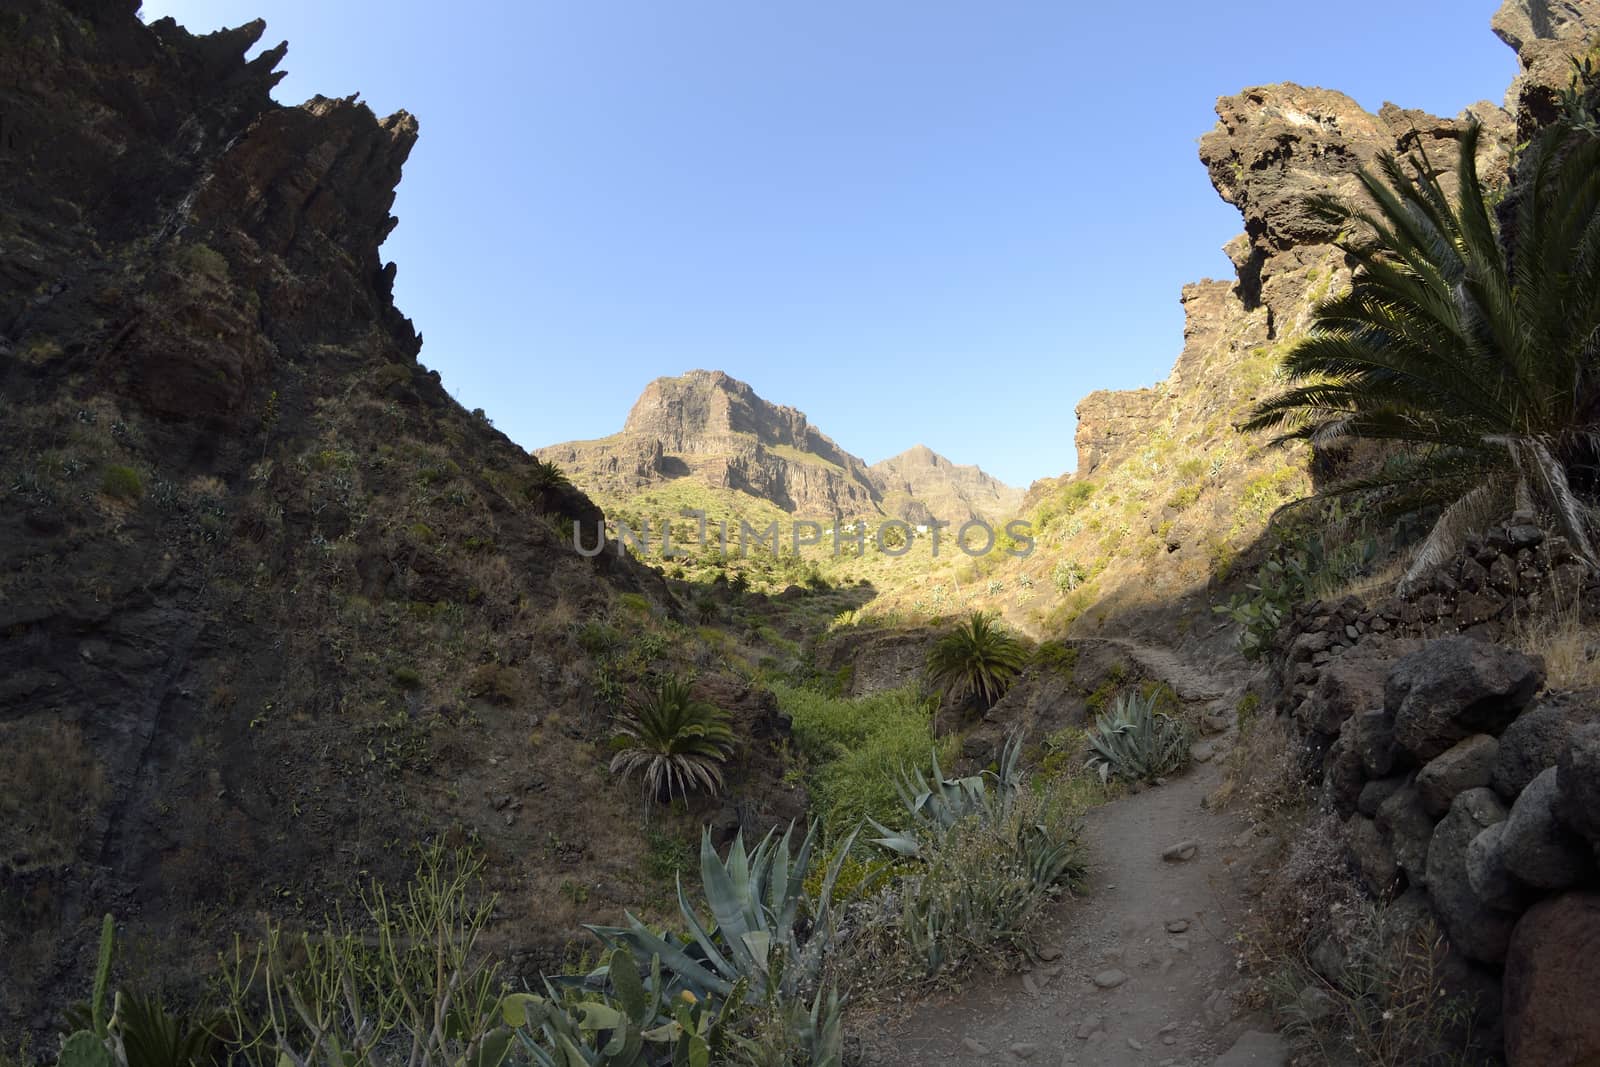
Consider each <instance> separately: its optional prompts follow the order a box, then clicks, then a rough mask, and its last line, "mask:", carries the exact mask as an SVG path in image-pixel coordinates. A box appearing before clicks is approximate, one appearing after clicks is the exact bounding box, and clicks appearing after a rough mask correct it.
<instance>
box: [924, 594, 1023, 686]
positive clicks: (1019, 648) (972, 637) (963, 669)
mask: <svg viewBox="0 0 1600 1067" xmlns="http://www.w3.org/2000/svg"><path fill="white" fill-rule="evenodd" d="M1027 662H1028V650H1027V648H1026V647H1025V646H1024V645H1023V644H1022V642H1021V641H1019V640H1017V638H1016V637H1014V636H1013V635H1012V634H1011V632H1010V631H1009V630H1007V629H1006V628H1005V627H1004V626H1002V625H1000V623H999V622H997V621H996V620H995V617H994V616H993V615H989V614H987V613H985V612H981V611H977V612H973V613H972V614H971V615H969V616H968V617H967V618H966V619H965V620H963V621H962V622H961V623H959V624H957V626H956V628H955V629H954V630H951V631H950V632H949V633H947V634H945V635H944V636H943V637H941V638H939V640H938V642H937V643H936V644H935V645H934V646H933V649H932V650H931V651H930V652H929V653H928V680H929V682H931V683H932V684H933V686H934V687H935V688H936V689H938V690H939V691H940V692H941V693H943V694H944V695H945V696H946V697H949V698H952V699H955V700H957V701H965V700H971V699H976V700H977V701H978V703H979V704H980V705H981V706H982V707H983V708H985V709H987V708H990V707H992V706H993V705H994V703H995V701H997V700H999V699H1000V698H1001V697H1002V696H1004V695H1005V691H1006V690H1007V689H1009V688H1010V687H1011V683H1012V682H1014V681H1016V679H1017V676H1018V675H1019V674H1021V673H1022V668H1023V667H1024V666H1026V665H1027Z"/></svg>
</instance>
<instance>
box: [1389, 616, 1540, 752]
mask: <svg viewBox="0 0 1600 1067" xmlns="http://www.w3.org/2000/svg"><path fill="white" fill-rule="evenodd" d="M1543 684H1544V664H1543V663H1541V662H1540V661H1538V660H1537V659H1534V658H1530V657H1528V656H1524V655H1523V654H1521V653H1520V652H1515V651H1513V650H1511V649H1508V648H1504V647H1502V646H1499V645H1491V644H1486V643H1484V642H1482V641H1474V640H1472V639H1470V638H1466V637H1442V638H1439V639H1438V640H1435V641H1431V642H1429V643H1428V644H1427V645H1426V646H1424V647H1423V648H1421V649H1419V650H1418V651H1416V652H1414V653H1412V654H1411V655H1409V656H1407V657H1406V658H1404V659H1402V660H1401V661H1400V662H1399V663H1398V664H1396V665H1395V669H1394V671H1393V673H1391V674H1390V675H1389V679H1388V681H1387V683H1386V684H1385V686H1384V708H1385V710H1387V711H1388V712H1390V713H1391V714H1392V715H1394V723H1395V741H1396V742H1397V743H1398V744H1399V745H1400V746H1401V747H1402V748H1404V749H1405V750H1406V751H1408V752H1410V753H1411V754H1412V755H1413V756H1415V757H1416V758H1417V759H1419V760H1423V761H1427V760H1431V759H1433V758H1434V757H1436V756H1438V755H1440V754H1442V753H1443V752H1444V751H1445V750H1446V749H1448V748H1450V747H1451V746H1452V745H1454V744H1455V743H1456V742H1458V741H1461V740H1464V739H1465V738H1467V737H1469V736H1471V735H1472V734H1474V733H1479V732H1485V733H1498V732H1499V731H1500V730H1503V729H1504V728H1505V727H1506V726H1507V725H1509V724H1510V723H1511V721H1512V720H1513V719H1515V718H1516V717H1517V715H1518V713H1519V712H1521V711H1522V709H1523V708H1525V707H1527V705H1528V702H1529V701H1531V700H1532V699H1533V695H1534V694H1535V693H1536V692H1538V690H1539V687H1540V686H1541V685H1543Z"/></svg>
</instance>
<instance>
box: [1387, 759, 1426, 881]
mask: <svg viewBox="0 0 1600 1067" xmlns="http://www.w3.org/2000/svg"><path fill="white" fill-rule="evenodd" d="M1374 821H1375V822H1376V823H1377V825H1378V829H1379V830H1380V831H1381V832H1382V833H1383V839H1384V840H1385V841H1387V842H1388V843H1389V847H1390V848H1391V849H1393V850H1394V859H1395V862H1396V863H1397V864H1399V866H1400V869H1401V870H1402V871H1404V872H1405V875H1406V880H1407V881H1408V882H1409V883H1410V884H1411V885H1414V886H1423V885H1426V884H1427V878H1428V845H1429V843H1430V842H1431V841H1432V840H1433V819H1432V817H1430V816H1429V815H1428V811H1427V809H1426V808H1424V807H1423V806H1422V797H1421V795H1420V794H1419V793H1418V792H1417V787H1416V786H1415V785H1414V784H1409V783H1408V784H1407V785H1404V786H1401V787H1400V788H1399V789H1397V790H1395V791H1394V794H1393V795H1392V796H1390V797H1389V799H1388V800H1385V801H1384V802H1383V803H1382V804H1381V805H1379V807H1378V817H1377V819H1376V820H1374Z"/></svg>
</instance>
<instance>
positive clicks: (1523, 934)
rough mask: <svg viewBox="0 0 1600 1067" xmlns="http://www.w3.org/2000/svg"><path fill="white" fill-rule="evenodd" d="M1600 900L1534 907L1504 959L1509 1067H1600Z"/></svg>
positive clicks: (1582, 898) (1585, 896) (1588, 896)
mask: <svg viewBox="0 0 1600 1067" xmlns="http://www.w3.org/2000/svg"><path fill="white" fill-rule="evenodd" d="M1596 989H1600V894H1596V893H1568V894H1566V895H1564V896H1559V897H1555V898H1553V899H1551V900H1546V901H1543V902H1541V903H1539V904H1535V905H1534V906H1533V907H1532V908H1529V909H1528V912H1527V914H1525V915H1523V917H1522V919H1521V921H1520V922H1518V923H1517V928H1516V932H1515V933H1514V934H1513V935H1512V937H1511V946H1510V950H1509V952H1508V953H1507V955H1506V975H1505V1028H1506V1061H1507V1062H1508V1063H1509V1064H1510V1067H1582V1065H1585V1064H1592V1063H1595V1062H1597V1061H1600V1012H1596V1011H1595V1002H1594V991H1595V990H1596Z"/></svg>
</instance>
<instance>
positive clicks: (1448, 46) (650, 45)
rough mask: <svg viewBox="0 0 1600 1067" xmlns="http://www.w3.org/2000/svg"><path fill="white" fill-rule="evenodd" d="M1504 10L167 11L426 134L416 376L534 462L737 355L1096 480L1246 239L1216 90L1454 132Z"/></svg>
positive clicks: (183, 6) (794, 395)
mask: <svg viewBox="0 0 1600 1067" xmlns="http://www.w3.org/2000/svg"><path fill="white" fill-rule="evenodd" d="M1496 6H1497V3H1496V0H1470V2H1463V0H1400V2H1396V0H1343V2H1341V3H1338V4H1336V5H1335V4H1309V3H1296V2H1292V0H1291V2H1285V0H1214V2H1211V3H1195V2H1193V0H1183V2H1178V0H1149V2H1147V3H1145V4H1143V5H1140V6H1138V7H1127V6H1123V5H1110V4H1095V5H1089V4H1080V3H1074V2H1070V0H994V2H984V3H980V2H978V0H964V2H949V0H672V2H665V0H562V2H547V0H532V2H527V3H488V2H476V0H457V2H456V3H453V4H439V3H437V2H427V3H424V2H420V0H383V2H378V0H340V2H337V3H334V2H330V0H148V2H147V3H146V4H145V7H144V15H145V17H146V18H147V19H153V18H156V17H159V16H161V15H167V14H171V15H173V16H175V17H176V18H177V19H178V20H179V21H180V22H182V23H184V24H185V25H186V26H188V27H189V28H190V29H192V30H195V31H209V30H212V29H216V28H218V27H220V26H222V25H230V26H231V25H237V24H239V23H241V22H245V21H248V20H249V19H251V18H254V17H256V16H258V15H259V16H261V17H264V18H265V19H266V20H267V23H268V27H267V33H266V36H265V37H264V38H263V41H264V43H266V44H275V43H276V42H278V41H280V40H283V39H287V40H288V41H289V54H288V57H287V59H286V60H285V61H284V64H283V67H284V68H285V69H287V70H288V71H289V72H290V73H289V76H288V77H287V78H286V79H285V80H284V81H283V82H282V83H281V84H280V85H279V87H278V90H277V93H276V95H277V98H278V99H279V100H280V101H283V102H285V103H299V102H300V101H302V100H304V99H305V98H307V97H309V96H311V95H313V94H315V93H319V92H320V93H323V94H325V95H329V96H343V95H348V94H350V93H353V92H357V91H359V92H360V93H361V94H362V96H363V98H364V99H365V100H367V101H368V102H369V103H370V104H371V105H372V107H373V108H374V110H376V111H377V112H378V113H379V114H387V113H389V112H391V111H394V110H396V109H399V108H405V109H406V110H408V111H411V112H412V113H413V114H415V115H417V116H418V118H419V119H420V121H421V125H422V139H421V141H420V143H419V144H418V146H417V148H416V150H415V152H413V154H412V156H411V160H410V162H409V164H408V165H407V167H406V171H405V178H404V181H403V182H402V184H401V187H400V195H399V199H398V202H397V204H396V208H395V213H396V214H397V215H398V216H399V218H400V226H399V228H398V229H397V230H396V231H395V233H394V235H393V236H392V237H391V238H390V239H389V242H388V244H387V245H386V247H385V254H386V256H387V257H388V258H391V259H393V260H395V261H396V262H397V263H398V264H399V277H398V280H397V283H396V299H397V302H398V303H399V305H400V307H401V309H402V310H404V311H405V312H406V313H407V314H409V315H410V316H411V317H412V318H413V319H414V320H415V321H416V323H417V328H418V329H419V330H420V331H421V332H422V334H423V336H424V338H425V342H426V343H425V346H424V349H423V352H422V360H423V362H424V363H425V364H427V365H428V366H430V367H433V368H436V369H437V370H439V372H440V373H441V374H442V375H443V377H444V381H445V384H446V385H447V387H448V388H449V389H450V390H451V392H452V393H454V394H455V396H456V397H457V399H459V400H460V401H461V402H462V403H463V404H465V405H466V406H467V407H469V408H473V407H482V408H484V409H485V410H486V411H487V412H488V414H489V415H490V417H491V418H493V419H494V421H495V424H496V425H497V426H499V427H500V428H501V429H502V430H504V431H505V432H506V433H508V434H509V435H510V436H511V437H512V438H513V439H514V440H516V441H518V442H519V443H521V444H522V445H524V446H528V447H534V446H538V445H544V444H551V443H554V442H557V441H563V440H568V439H571V438H580V437H599V436H603V435H605V434H608V433H611V432H614V431H615V430H617V429H618V428H620V426H621V424H622V419H623V417H624V415H625V414H626V412H627V410H628V407H629V405H630V404H631V403H632V402H633V400H634V398H635V397H636V396H637V395H638V393H639V391H640V390H641V389H642V388H643V387H644V385H645V383H647V382H648V381H649V380H651V379H652V378H655V377H658V376H660V375H664V374H678V373H681V372H683V371H685V370H689V369H691V368H695V367H706V368H717V369H721V370H725V371H727V372H728V373H730V374H732V375H734V376H735V377H738V378H742V379H744V380H746V381H748V382H750V383H751V385H753V386H754V387H755V389H756V390H757V392H759V393H760V394H761V395H763V396H765V397H766V398H768V399H769V400H773V401H776V402H779V403H786V404H791V405H794V406H795V407H798V408H800V409H801V410H803V411H805V412H806V413H807V414H808V415H809V416H810V417H811V419H812V421H813V422H814V423H815V424H816V425H818V426H819V427H821V428H822V429H823V431H824V432H826V433H828V434H830V435H831V436H833V437H834V438H835V439H836V440H837V441H838V442H839V443H840V444H841V445H842V446H843V447H845V448H846V449H848V450H850V451H852V452H855V453H856V454H858V455H861V456H863V457H864V458H866V459H867V460H869V461H875V460H878V459H882V458H884V457H886V456H889V455H892V454H894V453H896V452H899V451H901V450H903V449H905V448H909V447H910V446H911V445H913V444H915V443H919V442H920V443H924V444H927V445H928V446H929V447H931V448H933V449H935V450H936V451H939V452H941V453H943V454H945V455H947V456H949V457H950V458H951V459H953V460H955V461H957V462H960V463H978V464H980V465H981V466H983V467H984V468H985V469H987V470H989V471H990V472H991V473H994V474H996V475H998V476H1000V477H1001V478H1003V479H1005V480H1006V481H1008V482H1011V483H1013V484H1017V485H1026V484H1027V483H1028V482H1029V481H1030V480H1032V479H1034V478H1038V477H1043V476H1050V475H1056V474H1059V473H1061V472H1062V471H1064V470H1068V469H1070V468H1071V467H1072V466H1073V465H1074V462H1075V460H1074V455H1073V448H1072V433H1073V428H1074V418H1073V407H1074V406H1075V405H1076V403H1077V401H1078V400H1079V398H1081V397H1082V396H1083V395H1084V394H1085V393H1087V392H1089V391H1091V390H1093V389H1100V388H1132V387H1136V386H1139V385H1145V384H1149V383H1151V382H1154V381H1157V380H1159V379H1161V378H1164V377H1165V376H1166V374H1167V371H1168V369H1169V368H1170V367H1171V365H1172V361H1173V360H1174V359H1175V358H1176V356H1177V354H1178V351H1179V349H1180V347H1181V345H1182V327H1183V317H1182V313H1181V310H1180V308H1179V305H1178V292H1179V287H1180V286H1181V285H1182V284H1183V283H1185V282H1187V281H1193V280H1197V279H1199V278H1202V277H1207V276H1211V277H1227V276H1229V275H1230V267H1229V264H1228V262H1227V260H1226V259H1225V258H1224V257H1223V255H1222V253H1221V252H1220V246H1221V245H1222V244H1223V243H1224V242H1225V241H1227V240H1228V239H1229V238H1230V237H1232V236H1233V235H1234V234H1235V233H1237V232H1238V231H1239V230H1240V228H1241V227H1240V223H1239V217H1238V214H1237V212H1235V211H1234V209H1232V208H1230V207H1228V206H1227V205H1226V204H1224V203H1222V201H1221V200H1220V199H1218V197H1217V195H1216V193H1215V192H1214V191H1213V190H1212V189H1211V186H1210V184H1209V182H1208V181H1207V179H1206V175H1205V171H1204V169H1203V168H1202V167H1201V166H1200V163H1199V161H1198V159H1197V157H1196V140H1197V139H1198V137H1199V136H1200V135H1201V134H1203V133H1204V132H1205V131H1206V130H1208V129H1209V128H1210V127H1211V126H1212V125H1213V123H1214V122H1215V115H1214V113H1213V112H1212V105H1213V103H1214V101H1215V98H1216V97H1217V96H1219V95H1222V94H1229V93H1234V92H1237V91H1238V90H1240V89H1241V88H1243V87H1245V86H1248V85H1258V84H1263V83H1267V82H1273V81H1282V80H1292V81H1298V82H1301V83H1302V84H1307V85H1323V86H1326V87H1329V88H1335V89H1341V90H1343V91H1345V92H1347V93H1349V94H1350V95H1351V96H1353V97H1355V98H1356V100H1358V101H1359V102H1360V103H1362V104H1363V105H1365V106H1366V107H1368V108H1370V109H1376V108H1377V107H1378V106H1379V105H1380V104H1381V103H1382V102H1383V101H1384V100H1394V101H1395V102H1396V103H1399V104H1402V105H1404V106H1407V107H1420V108H1424V109H1427V110H1430V111H1434V112H1436V113H1444V114H1451V115H1453V114H1455V113H1456V112H1458V111H1459V110H1460V109H1461V108H1463V107H1465V106H1467V105H1468V104H1471V103H1474V102H1476V101H1478V100H1481V99H1485V98H1488V99H1492V100H1495V101H1499V100H1500V99H1501V98H1502V95H1503V93H1504V91H1505V87H1506V85H1507V83H1508V82H1509V81H1510V79H1511V77H1512V75H1513V74H1514V73H1515V61H1514V57H1513V55H1512V53H1511V51H1510V50H1509V49H1508V48H1506V47H1505V46H1504V45H1503V44H1501V43H1500V42H1499V41H1498V40H1496V39H1495V37H1494V36H1493V35H1492V34H1491V33H1490V32H1489V28H1488V24H1489V17H1490V15H1491V14H1492V13H1493V11H1494V9H1495V8H1496Z"/></svg>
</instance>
